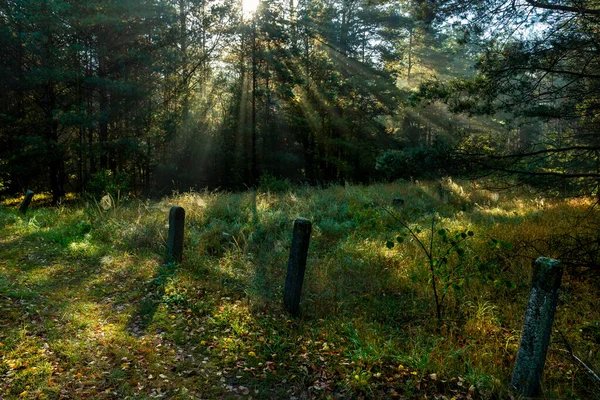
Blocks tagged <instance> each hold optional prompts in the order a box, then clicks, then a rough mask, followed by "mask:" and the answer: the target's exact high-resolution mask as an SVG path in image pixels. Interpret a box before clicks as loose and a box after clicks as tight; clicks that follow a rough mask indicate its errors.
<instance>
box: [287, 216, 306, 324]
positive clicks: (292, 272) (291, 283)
mask: <svg viewBox="0 0 600 400" xmlns="http://www.w3.org/2000/svg"><path fill="white" fill-rule="evenodd" d="M311 231H312V224H311V223H310V221H309V220H307V219H304V218H297V219H296V221H294V234H293V237H292V247H291V249H290V259H289V261H288V269H287V276H286V278H285V290H284V292H283V305H284V307H285V308H286V310H288V312H289V313H290V314H292V315H293V316H295V317H297V316H299V315H300V295H301V293H302V283H303V281H304V271H305V270H306V259H307V257H308V244H309V242H310V233H311Z"/></svg>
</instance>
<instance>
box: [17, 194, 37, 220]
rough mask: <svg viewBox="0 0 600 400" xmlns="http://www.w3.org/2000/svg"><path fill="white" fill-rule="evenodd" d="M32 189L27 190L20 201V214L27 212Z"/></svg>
mask: <svg viewBox="0 0 600 400" xmlns="http://www.w3.org/2000/svg"><path fill="white" fill-rule="evenodd" d="M33 195H34V193H33V190H28V191H27V193H25V198H24V199H23V202H22V203H21V207H19V212H20V213H21V214H26V213H27V209H28V208H29V205H30V204H31V200H33Z"/></svg>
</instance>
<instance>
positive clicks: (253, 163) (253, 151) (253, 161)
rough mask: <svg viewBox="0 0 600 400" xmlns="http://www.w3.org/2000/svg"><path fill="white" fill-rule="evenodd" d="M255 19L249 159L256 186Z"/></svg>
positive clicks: (252, 184) (254, 21) (253, 22)
mask: <svg viewBox="0 0 600 400" xmlns="http://www.w3.org/2000/svg"><path fill="white" fill-rule="evenodd" d="M256 57H257V55H256V20H255V19H253V20H252V115H251V118H252V122H251V123H252V138H251V140H252V143H251V160H250V186H256V184H257V183H258V165H257V156H256V142H257V130H256V88H257V76H256V75H257V74H256V73H257V69H258V63H257V59H256Z"/></svg>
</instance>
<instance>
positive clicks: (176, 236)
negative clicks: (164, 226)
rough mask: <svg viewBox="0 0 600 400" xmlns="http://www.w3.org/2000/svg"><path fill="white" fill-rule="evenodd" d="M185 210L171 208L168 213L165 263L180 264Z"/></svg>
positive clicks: (176, 207)
mask: <svg viewBox="0 0 600 400" xmlns="http://www.w3.org/2000/svg"><path fill="white" fill-rule="evenodd" d="M184 225H185V210H184V209H183V207H178V206H174V207H171V211H170V212H169V238H168V239H167V261H169V262H172V261H176V262H180V261H181V257H182V256H183V228H184Z"/></svg>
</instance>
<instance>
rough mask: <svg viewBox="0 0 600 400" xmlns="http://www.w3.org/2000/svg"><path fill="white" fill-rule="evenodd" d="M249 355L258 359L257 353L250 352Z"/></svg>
mask: <svg viewBox="0 0 600 400" xmlns="http://www.w3.org/2000/svg"><path fill="white" fill-rule="evenodd" d="M248 355H249V356H250V357H256V353H255V352H253V351H250V352H248Z"/></svg>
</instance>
